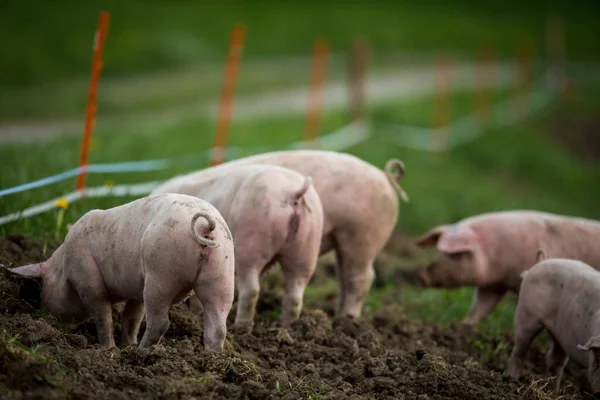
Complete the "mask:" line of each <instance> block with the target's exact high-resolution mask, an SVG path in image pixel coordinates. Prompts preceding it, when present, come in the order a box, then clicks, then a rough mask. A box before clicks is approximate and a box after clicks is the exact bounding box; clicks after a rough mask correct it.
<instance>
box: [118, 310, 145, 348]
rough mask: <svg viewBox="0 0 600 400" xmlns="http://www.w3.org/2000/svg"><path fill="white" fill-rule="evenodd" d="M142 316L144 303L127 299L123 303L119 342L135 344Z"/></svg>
mask: <svg viewBox="0 0 600 400" xmlns="http://www.w3.org/2000/svg"><path fill="white" fill-rule="evenodd" d="M143 318H144V303H143V302H141V301H138V300H128V301H127V303H125V308H124V309H123V316H122V321H121V326H122V332H121V338H122V339H121V343H122V344H123V345H131V344H137V336H138V332H139V331H140V324H141V323H142V319H143Z"/></svg>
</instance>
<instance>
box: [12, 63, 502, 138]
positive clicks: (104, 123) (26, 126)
mask: <svg viewBox="0 0 600 400" xmlns="http://www.w3.org/2000/svg"><path fill="white" fill-rule="evenodd" d="M434 73H435V71H434V69H433V68H431V67H414V66H413V67H409V68H403V69H402V70H399V71H397V72H387V73H379V74H377V75H375V74H371V75H370V76H369V78H368V80H367V88H366V91H367V99H368V102H369V105H370V106H373V105H375V104H377V103H381V102H388V101H397V100H403V99H409V98H413V97H418V96H422V95H426V94H428V93H431V91H432V90H433V84H434ZM474 76H475V65H474V64H472V63H461V64H456V68H455V70H454V73H453V83H454V88H455V89H456V88H459V87H461V88H468V87H472V86H473V84H474V82H475V79H474ZM511 79H512V65H511V64H501V65H498V68H497V69H496V81H495V82H494V83H492V84H494V85H496V86H497V87H500V86H506V85H508V84H510V83H511ZM136 87H140V89H139V90H143V89H141V88H143V84H138V85H137V86H136ZM130 90H136V89H135V88H131V89H130ZM325 91H326V92H325V99H324V107H325V108H326V109H328V110H330V109H340V108H344V107H346V106H347V102H348V93H347V92H348V88H347V85H346V82H343V81H339V80H338V81H336V82H332V83H329V84H327V85H326V88H325ZM307 96H308V90H307V88H295V89H287V90H276V91H275V90H273V91H268V92H262V93H260V92H256V93H253V94H251V95H240V96H238V97H237V98H236V100H235V104H234V110H233V114H234V118H235V119H236V120H240V119H250V118H261V117H268V116H283V115H298V114H302V113H304V112H305V110H306V104H307V98H308V97H307ZM217 111H218V99H212V100H210V101H201V102H192V103H190V104H187V105H185V106H183V107H173V108H166V109H162V110H161V111H152V112H145V113H135V114H130V115H127V116H110V115H102V114H98V115H97V117H96V128H97V129H98V130H99V131H110V130H111V129H114V128H117V127H118V128H119V129H127V128H128V127H135V129H136V130H138V131H144V132H151V131H153V130H161V129H164V128H165V127H168V126H171V125H173V124H176V123H178V122H180V121H182V120H185V119H189V118H192V117H198V116H206V117H209V118H210V117H214V116H216V115H217ZM82 129H83V116H82V118H81V119H69V120H62V121H29V122H25V123H5V124H0V144H7V143H14V142H24V141H25V142H26V141H40V140H48V139H52V138H56V137H58V136H72V135H76V136H78V135H80V134H81V130H82Z"/></svg>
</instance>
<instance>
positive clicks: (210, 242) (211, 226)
mask: <svg viewBox="0 0 600 400" xmlns="http://www.w3.org/2000/svg"><path fill="white" fill-rule="evenodd" d="M200 217H202V218H204V219H205V220H207V221H208V227H207V228H206V229H205V232H204V233H205V234H206V233H208V232H212V231H214V230H215V228H216V226H217V224H216V222H215V219H214V218H213V217H212V215H210V214H209V213H206V212H198V213H196V214H194V216H193V217H192V236H194V239H196V241H197V242H198V243H200V244H201V245H202V246H208V247H219V244H218V243H217V242H215V241H214V240H212V239H210V238H207V237H202V236H200V235H199V234H198V231H197V230H196V221H198V218H200Z"/></svg>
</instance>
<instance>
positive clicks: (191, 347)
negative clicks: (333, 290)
mask: <svg viewBox="0 0 600 400" xmlns="http://www.w3.org/2000/svg"><path fill="white" fill-rule="evenodd" d="M395 243H397V241H392V242H391V244H390V246H388V253H386V254H384V255H383V256H382V257H381V259H380V260H379V262H378V274H379V276H378V279H381V275H387V276H389V277H390V278H393V277H396V278H393V279H396V280H397V276H398V275H397V274H396V272H394V271H395V266H394V265H393V263H396V262H397V260H398V258H397V257H401V256H402V251H403V250H402V249H401V247H402V246H398V245H397V244H395ZM397 247H398V248H397ZM55 248H56V243H48V244H47V245H44V244H43V243H42V242H40V241H36V240H30V239H27V238H25V237H23V236H10V237H7V238H0V263H2V264H4V265H7V266H11V265H22V264H26V263H29V262H38V261H42V260H44V259H46V258H47V257H49V255H50V254H51V252H52V251H53V250H54V249H55ZM44 250H46V254H45V255H44V254H43V253H44ZM386 263H387V264H386ZM332 274H333V268H332V267H331V266H330V265H326V264H324V265H322V266H320V268H319V270H318V272H317V273H316V275H315V277H314V279H313V281H314V282H313V283H312V284H314V285H317V284H319V283H320V282H322V281H324V280H329V279H334V277H333V276H332ZM280 280H281V277H280V275H277V274H276V273H275V274H274V275H273V276H268V277H267V281H268V282H267V284H265V286H264V287H263V293H262V294H261V300H260V303H259V317H258V319H257V324H256V326H255V329H254V333H253V334H252V335H235V334H233V333H231V332H230V333H228V336H227V341H226V346H225V347H226V349H225V351H224V352H223V353H222V354H212V355H211V354H207V353H205V351H204V348H203V345H202V327H201V325H202V324H201V322H200V320H198V319H197V317H196V316H193V315H191V314H190V313H189V312H188V311H187V309H186V308H185V307H184V306H183V305H177V306H175V307H174V308H173V309H172V311H171V326H170V328H169V330H168V332H167V334H166V336H165V338H164V339H163V341H162V342H161V344H160V345H158V346H153V347H151V348H149V349H143V350H140V349H137V348H134V347H128V348H116V349H112V350H110V351H109V350H103V349H101V348H99V347H98V344H97V339H96V336H95V327H94V324H93V323H87V324H84V325H82V326H80V327H78V328H76V329H74V330H70V329H68V328H66V327H64V326H62V325H61V324H59V323H58V321H56V320H55V319H54V318H53V317H51V316H49V315H47V314H45V313H43V312H42V311H40V310H39V295H38V296H36V294H37V293H38V289H37V284H36V283H35V282H34V281H33V282H32V281H22V280H20V279H16V278H13V277H12V276H11V275H10V274H9V273H7V272H3V273H2V274H0V331H1V335H0V398H2V399H17V398H31V399H33V398H44V399H49V398H72V399H79V398H81V399H88V398H89V399H111V400H116V399H125V398H157V399H176V398H177V399H179V398H181V399H190V398H210V399H269V398H284V399H478V400H479V399H552V398H556V396H553V395H551V394H550V391H549V380H547V379H544V376H543V374H542V372H543V352H542V350H543V349H541V347H540V346H539V345H535V344H534V346H533V348H532V350H531V351H530V353H529V361H528V363H527V365H526V368H525V369H526V370H525V375H524V377H523V378H522V379H521V380H520V381H519V382H515V381H512V380H511V379H509V378H508V377H506V376H505V375H504V369H505V366H506V362H507V359H508V355H509V352H510V348H511V346H512V342H511V334H510V332H507V333H506V334H502V335H500V336H493V337H492V336H489V335H485V334H481V333H478V332H477V331H476V330H474V329H473V328H470V327H466V326H463V325H461V324H453V325H451V326H449V327H445V328H441V327H438V326H436V325H434V324H425V323H422V322H419V321H410V320H407V319H405V318H404V317H403V316H402V315H401V314H400V313H399V312H398V311H397V309H396V307H395V304H394V302H393V301H391V302H390V304H389V305H388V306H386V308H384V309H382V310H380V311H379V312H377V313H374V314H367V315H364V316H363V317H362V318H361V319H359V320H351V319H347V318H343V319H340V318H334V317H333V316H332V315H331V312H332V307H333V303H332V301H333V299H328V300H326V304H323V310H321V309H314V308H308V307H305V308H304V311H303V313H302V316H301V318H300V319H299V320H298V321H297V322H296V323H295V324H294V325H293V327H292V330H291V332H290V336H291V340H286V339H285V338H284V337H285V336H284V335H281V334H280V331H279V330H278V325H277V319H276V317H274V315H275V314H276V313H274V310H275V311H278V310H280V297H279V296H280V295H281V282H280ZM399 290H401V287H399ZM234 307H235V305H234ZM233 314H234V313H233V312H232V313H231V315H230V321H231V320H232V318H233ZM116 318H118V315H117V317H116ZM119 328H120V326H119V324H118V323H116V324H115V330H116V337H117V343H118V339H119ZM143 329H144V325H143V324H142V329H141V333H143ZM566 379H567V381H566V382H564V384H563V392H562V393H561V395H562V396H563V397H561V398H572V399H580V398H581V399H583V398H586V395H585V391H587V390H588V387H587V384H586V382H585V377H584V375H583V374H582V372H581V371H580V370H579V369H577V368H569V371H567V377H566Z"/></svg>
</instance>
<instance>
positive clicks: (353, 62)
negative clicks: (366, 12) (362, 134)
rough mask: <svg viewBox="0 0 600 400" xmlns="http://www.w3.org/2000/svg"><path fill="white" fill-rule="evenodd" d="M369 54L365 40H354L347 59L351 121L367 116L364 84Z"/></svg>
mask: <svg viewBox="0 0 600 400" xmlns="http://www.w3.org/2000/svg"><path fill="white" fill-rule="evenodd" d="M370 55H371V47H370V46H369V43H368V42H367V41H364V40H355V41H354V43H353V44H352V48H351V50H350V57H349V60H348V61H349V62H348V71H349V81H348V83H349V94H350V121H351V122H356V121H361V120H364V119H366V118H367V107H366V97H367V96H366V88H365V84H366V76H367V65H368V62H369V58H370Z"/></svg>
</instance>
